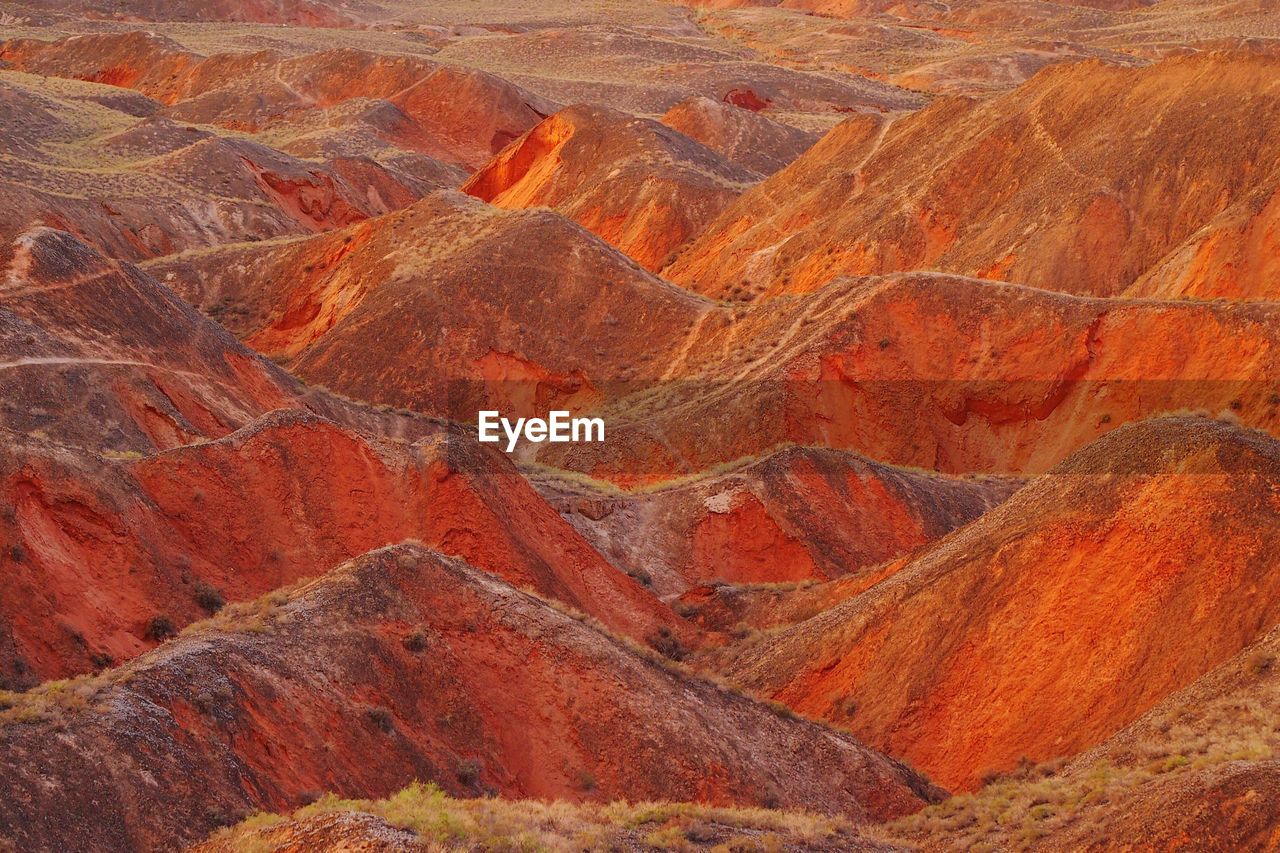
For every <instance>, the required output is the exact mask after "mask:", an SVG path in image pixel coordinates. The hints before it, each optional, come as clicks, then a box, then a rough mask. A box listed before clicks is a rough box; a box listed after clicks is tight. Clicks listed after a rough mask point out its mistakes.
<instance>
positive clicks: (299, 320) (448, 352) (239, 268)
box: [150, 192, 717, 420]
mask: <svg viewBox="0 0 1280 853" xmlns="http://www.w3.org/2000/svg"><path fill="white" fill-rule="evenodd" d="M150 270H151V272H153V273H154V274H155V275H156V276H157V277H158V278H160V279H161V280H162V281H164V282H166V283H167V284H169V285H170V286H172V287H173V288H174V289H175V290H177V291H178V292H179V293H181V294H183V295H184V296H186V297H187V298H188V299H190V300H191V301H192V302H194V303H196V304H198V305H201V306H202V307H205V309H206V310H208V311H210V312H211V313H214V314H216V315H217V316H218V317H219V318H220V319H221V320H222V321H223V322H225V323H226V324H227V325H228V327H230V328H231V329H233V330H235V331H236V332H237V333H238V334H240V335H242V336H243V337H244V339H245V340H246V342H248V343H249V344H250V345H252V346H253V347H255V348H256V349H258V350H259V351H262V352H265V353H268V354H270V355H272V356H277V357H279V356H283V357H286V358H288V359H289V360H288V362H287V363H288V365H289V367H290V369H291V370H293V371H294V372H295V373H297V374H298V375H299V376H302V377H304V378H306V379H307V380H308V381H311V382H315V383H322V384H324V385H325V386H327V387H330V388H333V389H335V390H337V391H340V392H342V393H343V394H347V395H348V396H351V397H355V398H357V399H362V400H369V401H373V402H379V403H389V404H392V405H397V406H410V407H412V408H414V409H415V410H417V411H424V412H433V413H441V414H449V415H452V416H454V417H456V418H458V419H460V420H474V418H475V413H476V411H477V409H479V408H484V407H485V405H489V406H491V407H496V408H500V409H502V410H503V411H504V412H517V413H520V414H526V413H529V412H532V411H545V410H546V409H548V408H555V407H559V408H570V407H584V406H587V405H593V404H595V403H596V402H598V401H599V400H600V399H602V398H603V397H604V396H605V395H606V394H616V393H617V392H616V388H617V387H619V384H620V385H621V387H627V385H626V381H627V380H629V379H630V378H632V377H636V378H640V377H652V378H656V377H658V376H659V375H660V374H661V373H662V372H663V371H665V370H666V369H667V366H668V361H667V358H666V356H667V353H669V352H670V351H671V350H673V349H674V348H676V347H678V346H679V344H680V342H681V341H682V340H683V339H684V337H685V336H686V335H687V334H688V332H689V330H690V329H691V328H692V327H693V326H694V325H695V324H696V323H697V322H698V320H699V318H700V317H701V316H702V315H703V314H704V313H706V312H709V311H713V310H717V309H716V307H715V305H714V303H711V302H709V301H707V300H704V299H702V298H700V297H697V296H694V295H692V294H689V293H687V292H685V291H682V290H680V289H679V288H676V287H673V286H671V285H670V284H668V283H666V282H664V281H661V280H660V279H658V278H655V277H654V276H652V275H649V274H647V273H645V272H644V271H643V270H641V269H639V268H638V267H637V266H636V265H635V264H634V263H632V262H630V261H628V260H627V259H626V258H625V257H623V256H622V255H620V254H619V253H618V252H617V251H615V250H613V249H612V248H610V247H609V246H607V245H605V244H604V243H603V242H601V241H600V240H599V239H597V238H595V237H593V236H591V235H590V234H588V233H587V232H586V231H584V230H583V229H582V228H581V227H580V226H577V225H575V224H573V223H572V222H569V221H567V220H565V219H564V218H563V217H560V216H557V215H555V214H552V213H550V212H547V211H528V212H525V211H516V212H505V211H501V210H498V209H496V208H493V207H491V206H488V205H485V204H482V203H481V202H479V201H477V200H475V199H472V198H469V197H467V196H462V195H458V194H456V193H446V192H441V193H435V194H432V195H431V196H429V197H428V198H426V199H424V200H423V201H422V202H419V203H418V204H416V205H414V206H413V207H412V208H409V209H407V210H405V211H402V212H400V213H398V214H393V215H391V216H389V217H385V218H383V219H380V220H378V221H377V222H376V223H374V222H370V223H364V224H360V225H356V226H354V227H353V228H351V229H347V230H345V231H341V232H334V233H333V234H331V235H321V236H319V237H317V238H315V239H313V240H306V241H299V242H295V243H290V244H286V245H276V246H270V247H261V246H253V247H237V248H232V249H227V250H224V251H221V252H216V253H208V254H201V255H192V256H184V257H179V258H175V259H174V260H173V261H172V262H163V263H157V264H155V265H152V266H151V267H150ZM298 270H301V274H299V273H298V272H297V271H298ZM371 338H372V339H377V340H380V341H381V342H382V345H380V346H378V347H370V346H368V341H369V340H370V339H371ZM615 383H619V384H615ZM486 401H487V403H486Z"/></svg>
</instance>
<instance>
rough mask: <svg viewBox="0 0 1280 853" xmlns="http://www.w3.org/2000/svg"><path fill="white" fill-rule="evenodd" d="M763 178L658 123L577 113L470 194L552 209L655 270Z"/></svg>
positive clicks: (548, 127)
mask: <svg viewBox="0 0 1280 853" xmlns="http://www.w3.org/2000/svg"><path fill="white" fill-rule="evenodd" d="M757 179H758V175H757V174H756V173H755V172H750V171H748V170H746V169H744V168H741V167H739V166H735V165H732V164H731V163H730V162H729V161H728V160H726V159H725V158H724V157H721V156H720V155H718V154H717V153H715V152H714V151H712V150H710V149H708V148H706V147H704V146H703V145H701V144H700V143H698V142H695V141H694V140H692V139H690V138H689V137H687V136H684V135H683V134H681V133H678V132H676V131H674V130H671V129H670V128H667V127H664V126H662V125H660V124H658V123H657V122H654V121H650V120H648V119H638V118H633V117H631V116H627V115H625V114H623V113H617V112H613V111H612V110H606V109H602V108H599V107H585V106H577V107H570V108H569V109H566V110H562V111H561V112H559V113H556V114H555V115H553V116H551V117H550V118H548V119H546V120H545V121H543V122H542V123H541V124H539V125H538V126H537V127H535V128H533V129H532V130H530V131H529V132H528V133H526V134H525V135H524V136H522V137H521V138H520V139H518V140H516V141H515V142H513V143H512V144H511V145H510V146H509V147H508V148H507V149H506V150H504V151H503V152H502V153H501V154H499V155H498V156H497V157H495V158H494V159H493V160H492V161H490V162H489V163H488V164H487V165H485V166H484V168H482V169H480V170H479V171H477V172H476V173H475V174H474V175H472V176H471V179H470V180H468V181H467V183H465V184H464V185H463V187H462V190H463V192H465V193H468V194H470V195H473V196H476V197H477V198H481V199H484V200H485V201H487V202H490V203H492V204H495V205H497V206H498V207H503V208H507V209H513V210H515V209H521V208H528V207H550V208H552V209H553V210H556V211H558V212H560V213H563V214H564V215H565V216H567V217H569V218H570V219H572V220H574V221H575V222H578V223H579V224H581V225H582V226H583V227H585V228H586V229H587V230H588V231H591V232H593V233H595V234H597V235H598V236H600V237H601V238H602V239H604V240H605V241H606V242H608V243H610V244H612V245H614V246H617V247H618V248H619V249H621V250H622V251H623V252H624V253H625V254H627V255H628V256H630V257H631V258H632V259H634V260H635V261H636V263H638V264H640V266H642V267H644V268H645V269H647V270H650V271H652V270H656V269H658V268H660V267H661V266H663V265H664V264H665V263H666V261H667V260H668V258H669V256H670V255H671V253H672V252H673V251H675V250H676V249H677V248H678V247H679V246H681V245H682V244H684V243H685V242H686V241H687V240H689V239H690V238H691V237H693V236H694V235H695V234H697V233H698V232H699V231H700V230H701V229H702V227H703V226H704V225H705V224H706V223H707V222H709V221H710V220H711V219H712V217H714V216H715V215H716V214H717V213H719V212H720V211H721V210H722V209H723V208H724V207H725V206H726V205H727V204H728V203H729V202H730V201H732V200H733V199H734V198H735V197H736V196H737V195H738V194H739V193H740V192H742V190H743V189H744V188H745V187H746V185H747V184H749V183H751V182H753V181H755V180H757Z"/></svg>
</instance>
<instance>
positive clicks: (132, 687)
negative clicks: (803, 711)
mask: <svg viewBox="0 0 1280 853" xmlns="http://www.w3.org/2000/svg"><path fill="white" fill-rule="evenodd" d="M76 697H79V698H78V699H76ZM20 702H21V704H20V705H18V706H17V707H16V708H14V709H13V710H12V711H10V712H8V717H9V719H8V721H7V722H6V724H5V725H4V726H3V729H0V751H3V753H4V760H3V761H0V786H3V789H4V790H6V791H7V792H8V793H7V795H6V796H4V797H0V828H2V829H3V832H4V834H6V835H8V836H9V837H10V838H13V839H14V840H15V841H16V843H18V844H20V845H22V846H24V847H34V846H46V845H51V846H70V847H75V848H77V849H119V848H120V847H152V846H166V847H167V846H172V845H174V844H176V843H178V842H180V841H183V840H195V839H198V838H200V837H202V836H203V835H205V834H207V833H208V831H209V830H211V829H213V828H214V827H215V826H216V825H217V823H218V819H219V813H221V814H226V813H234V812H241V811H243V810H246V809H248V808H265V809H286V808H292V807H296V806H298V805H299V804H300V802H301V800H302V798H303V797H304V796H305V795H306V793H307V792H308V791H316V790H325V789H328V790H334V791H337V792H339V793H341V794H343V795H347V796H375V797H376V796H385V795H387V794H390V793H391V792H393V791H395V790H397V789H399V788H401V787H403V786H404V785H406V784H407V783H409V782H410V781H412V780H413V779H415V778H418V779H423V780H431V781H435V782H437V783H439V784H440V785H442V786H443V787H444V788H445V789H446V790H448V791H450V792H453V793H457V794H462V793H474V792H479V791H481V790H488V789H492V790H496V791H497V792H499V793H500V794H503V795H505V796H509V797H520V796H534V797H544V798H552V797H562V798H568V799H574V800H579V799H613V798H618V797H621V796H627V797H640V798H646V797H647V798H652V797H656V796H669V797H674V798H679V799H687V800H699V801H705V802H713V803H743V804H750V803H760V802H763V801H765V800H766V799H770V798H771V799H773V800H774V801H775V802H777V803H779V804H780V805H783V806H796V805H799V804H801V803H803V804H804V805H805V806H807V807H809V808H813V809H817V810H821V811H825V812H828V813H839V814H845V815H847V816H849V817H851V818H854V819H859V820H864V819H868V818H885V817H890V816H894V815H900V814H904V813H907V812H910V811H912V810H914V809H916V808H918V807H919V806H920V805H921V804H922V797H930V798H932V797H935V796H936V790H935V789H932V788H931V787H929V786H928V785H927V783H925V782H924V781H923V780H922V779H921V778H920V777H918V776H916V775H914V774H913V773H911V772H910V771H908V770H906V769H905V768H903V767H902V766H900V765H898V764H896V763H893V762H891V761H889V760H887V759H885V758H884V757H883V756H880V755H878V754H877V753H874V752H871V751H869V750H865V749H863V748H862V747H860V746H859V745H858V744H857V743H856V742H855V741H854V740H853V739H852V738H850V737H848V736H846V735H842V734H838V733H835V732H833V731H831V730H828V729H825V728H823V727H821V726H819V725H817V724H813V723H809V722H804V721H799V720H794V719H788V718H785V717H782V716H779V715H777V714H775V713H774V712H773V711H772V710H771V709H769V708H768V707H766V706H764V705H761V704H758V703H756V702H754V701H752V700H749V699H746V698H744V697H741V696H736V695H734V694H731V693H728V692H726V691H723V690H722V689H721V688H718V687H716V686H713V685H711V684H709V683H705V682H701V681H697V680H693V679H691V678H689V677H687V676H684V675H681V674H679V673H676V672H671V671H669V670H668V669H666V668H664V667H663V666H661V665H659V664H657V663H654V662H652V661H650V660H648V659H646V658H645V657H642V656H640V655H637V654H636V653H634V652H632V651H631V650H630V649H629V648H628V647H627V646H625V645H623V644H621V643H619V642H618V641H616V640H614V639H612V638H611V637H609V636H608V635H607V634H605V633H603V632H602V631H599V630H598V629H595V628H593V627H591V626H590V625H588V624H586V623H584V622H581V621H578V620H576V619H574V618H572V617H571V616H568V615H565V614H564V613H561V612H559V611H557V610H555V609H553V608H551V607H548V606H547V605H546V604H544V603H543V602H542V601H541V600H539V599H536V598H534V597H532V596H530V595H527V594H525V593H521V592H518V591H516V590H515V589H513V588H512V587H510V586H508V585H506V584H505V583H502V582H501V581H499V580H497V579H495V578H493V577H492V576H490V575H487V574H485V573H483V572H480V571H478V570H476V569H473V568H471V567H470V566H468V565H466V564H465V563H463V562H461V561H458V560H451V559H448V558H443V557H441V556H439V555H438V554H435V553H434V552H430V551H426V550H424V549H421V548H419V547H415V546H400V547H396V548H391V549H384V550H381V551H377V552H373V553H371V554H369V555H367V556H365V557H363V558H360V559H358V560H356V561H353V562H351V563H348V564H346V565H344V566H342V567H339V568H338V569H336V570H334V571H332V572H330V573H329V574H328V575H326V576H325V577H324V578H321V579H319V580H317V581H314V582H312V583H310V584H308V585H306V586H304V587H301V588H300V589H297V590H296V591H293V592H291V593H287V594H282V595H277V596H275V597H274V598H272V599H268V600H264V601H262V602H259V603H257V604H254V605H247V606H245V607H243V608H240V609H239V610H238V611H237V612H235V613H229V614H227V615H225V616H223V617H220V618H219V619H218V620H215V622H214V623H213V624H208V625H204V626H202V627H199V628H196V629H193V630H192V631H190V632H188V633H187V634H185V635H184V636H182V637H181V638H179V639H178V640H177V641H175V642H173V643H171V644H168V645H166V646H164V647H162V648H160V649H158V650H156V651H154V652H152V653H150V654H148V655H147V656H145V657H143V658H140V659H138V660H137V661H135V662H133V663H131V664H129V665H127V666H126V667H124V668H122V669H121V670H117V671H112V672H109V673H107V674H105V675H103V676H101V677H100V678H98V679H94V680H87V681H84V682H77V683H73V684H71V685H68V686H66V687H64V688H63V689H60V690H58V691H53V690H50V689H44V690H42V691H39V692H37V693H35V694H32V695H30V696H27V697H22V698H21V699H20ZM77 706H78V707H77ZM19 718H20V719H21V720H22V722H19ZM286 721H287V722H286ZM54 727H57V728H59V729H60V730H61V733H60V734H59V735H58V736H57V737H53V736H51V733H52V730H53V728H54ZM747 731H749V732H751V733H752V737H751V739H750V741H749V742H748V741H746V740H744V739H743V738H742V733H743V732H747ZM373 756H376V759H377V760H368V759H369V757H373ZM282 758H287V760H282ZM780 768H786V769H785V772H783V771H782V770H781V769H780ZM139 778H148V779H154V780H155V781H156V783H157V786H156V788H155V789H154V791H140V790H139V789H138V787H137V780H138V779H139ZM587 778H589V779H590V780H592V782H591V784H590V785H586V784H584V783H583V782H581V781H580V780H582V779H587ZM193 782H194V784H193ZM71 816H79V817H81V818H82V819H79V820H69V819H66V818H68V817H71ZM88 818H91V820H86V819H88Z"/></svg>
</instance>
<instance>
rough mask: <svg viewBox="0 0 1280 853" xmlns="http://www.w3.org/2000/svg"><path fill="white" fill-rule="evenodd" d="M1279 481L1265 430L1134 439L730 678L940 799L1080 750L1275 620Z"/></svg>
mask: <svg viewBox="0 0 1280 853" xmlns="http://www.w3.org/2000/svg"><path fill="white" fill-rule="evenodd" d="M1278 478H1280V443H1277V441H1276V440H1275V439H1272V438H1270V437H1267V436H1264V435H1262V434H1260V433H1256V432H1252V431H1246V430H1240V429H1238V428H1236V427H1232V426H1230V425H1227V424H1224V423H1221V422H1217V421H1212V420H1207V419H1195V418H1167V419H1155V420H1151V421H1147V422H1144V423H1141V424H1137V425H1133V426H1128V427H1125V428H1123V429H1121V430H1117V431H1116V432H1114V433H1112V434H1111V435H1109V436H1107V437H1105V438H1103V439H1101V440H1099V441H1097V442H1095V443H1094V444H1092V445H1090V446H1089V447H1087V448H1085V449H1084V450H1082V451H1081V452H1079V453H1077V454H1076V455H1074V456H1073V457H1072V458H1071V459H1070V460H1068V461H1067V462H1065V463H1064V464H1063V465H1061V466H1060V467H1058V468H1057V469H1055V470H1054V471H1053V472H1051V473H1050V474H1047V475H1045V476H1043V477H1041V478H1039V479H1037V480H1036V481H1034V482H1032V483H1031V484H1030V485H1028V486H1026V487H1024V488H1023V489H1022V490H1021V491H1019V492H1018V493H1017V494H1015V495H1014V496H1013V497H1012V498H1010V499H1009V500H1008V501H1006V502H1005V503H1004V504H1002V505H1001V506H1000V507H997V508H996V509H995V510H993V511H991V512H989V513H988V514H987V515H985V516H983V517H982V518H981V519H979V520H978V521H977V522H975V523H973V524H971V525H969V526H967V527H965V528H963V529H961V530H960V531H958V532H956V533H954V534H952V535H951V536H948V537H946V538H944V539H942V540H940V541H939V542H937V543H935V544H933V545H931V546H927V547H926V548H924V549H923V550H922V551H920V552H919V553H918V554H917V555H916V556H915V557H913V558H912V559H910V560H909V561H907V562H906V565H905V566H903V567H902V568H901V569H899V570H898V571H897V572H896V573H895V574H893V575H892V577H890V578H889V579H887V580H885V581H883V582H881V583H879V584H877V585H876V586H874V587H872V588H871V589H870V590H868V591H867V592H865V593H863V594H862V595H860V596H856V597H854V598H852V599H850V600H849V601H847V602H845V603H844V604H841V605H838V606H837V607H835V608H833V609H831V610H829V611H827V612H825V613H823V614H821V615H819V616H817V617H814V618H813V619H810V620H808V621H806V622H803V623H801V624H799V625H797V626H796V627H794V628H791V629H789V630H787V631H785V632H783V633H782V634H780V635H777V636H776V637H774V638H772V639H771V640H770V642H768V643H767V644H756V645H754V646H753V647H751V648H748V649H747V650H745V651H744V652H743V653H742V654H741V655H740V656H739V658H738V661H737V664H736V665H735V666H734V667H733V668H732V669H731V673H732V675H733V677H735V678H736V679H740V680H741V681H742V682H744V683H745V684H746V685H748V686H749V687H752V688H754V689H758V690H761V691H763V692H764V693H765V694H766V695H768V696H772V697H774V698H777V699H780V700H782V701H785V702H787V703H788V704H790V705H791V706H792V707H795V708H797V709H799V710H801V711H803V712H806V713H811V714H815V715H821V716H824V717H827V718H828V719H832V720H835V721H838V722H841V723H842V724H844V725H847V726H849V727H850V728H851V729H852V730H853V731H854V732H855V733H856V734H858V735H859V736H860V737H862V738H864V739H865V740H866V741H867V742H868V743H870V744H872V745H874V746H877V747H879V748H881V749H885V750H886V751H888V752H890V753H891V754H894V755H899V756H902V757H904V758H905V759H907V760H909V761H911V762H912V763H913V764H915V765H916V766H919V767H921V768H922V769H924V771H925V772H927V773H929V774H930V775H931V776H932V777H933V778H935V779H937V780H939V781H940V782H941V784H944V785H947V786H954V787H959V788H973V787H974V786H976V784H977V782H978V780H979V778H980V777H981V776H982V775H983V774H984V773H987V772H988V771H1001V770H1007V769H1009V768H1011V767H1013V766H1014V765H1015V764H1016V763H1017V762H1018V761H1019V760H1020V759H1022V758H1023V757H1026V758H1029V759H1030V760H1032V761H1041V760H1047V759H1051V758H1057V757H1061V756H1071V755H1074V754H1076V753H1078V752H1080V751H1081V750H1083V749H1086V748H1088V747H1091V746H1094V745H1096V744H1098V743H1100V742H1101V741H1103V740H1105V739H1106V738H1108V737H1110V736H1111V735H1112V734H1114V733H1115V732H1116V731H1117V730H1119V729H1120V728H1121V727H1123V726H1124V725H1126V724H1127V723H1129V722H1131V721H1132V720H1133V719H1135V718H1136V717H1137V716H1138V715H1140V714H1141V713H1142V712H1143V711H1145V710H1146V709H1148V708H1150V707H1151V706H1153V705H1154V704H1155V703H1157V702H1158V701H1160V700H1161V699H1163V698H1164V697H1165V696H1167V695H1168V694H1169V693H1170V692H1172V691H1174V690H1177V689H1179V688H1182V687H1185V686H1187V685H1189V684H1191V683H1192V682H1194V681H1195V680H1196V679H1197V678H1199V677H1200V676H1202V675H1203V674H1205V673H1206V672H1208V671H1209V670H1211V669H1212V668H1213V667H1215V666H1217V665H1218V664H1221V663H1223V662H1224V661H1226V660H1228V659H1230V658H1231V657H1232V656H1234V655H1235V654H1237V653H1238V652H1239V651H1240V650H1241V649H1243V648H1245V647H1246V646H1248V645H1249V644H1250V643H1252V642H1253V641H1254V640H1256V639H1258V638H1260V637H1261V636H1262V635H1263V634H1265V633H1266V632H1267V631H1268V630H1269V629H1270V628H1271V627H1273V626H1274V625H1276V624H1277V622H1280V575H1277V573H1276V572H1275V571H1273V566H1274V562H1275V553H1276V549H1277V547H1278V543H1277V541H1276V531H1278V530H1280V525H1277V524H1276V513H1277V511H1278V508H1277V504H1276V500H1275V494H1276V490H1277V488H1278V487H1280V484H1278V483H1277V479H1278ZM957 603H962V606H957Z"/></svg>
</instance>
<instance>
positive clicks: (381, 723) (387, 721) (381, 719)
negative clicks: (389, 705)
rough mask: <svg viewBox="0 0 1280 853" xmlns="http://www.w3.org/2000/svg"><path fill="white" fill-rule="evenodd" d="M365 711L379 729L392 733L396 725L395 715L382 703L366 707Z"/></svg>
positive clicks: (370, 720)
mask: <svg viewBox="0 0 1280 853" xmlns="http://www.w3.org/2000/svg"><path fill="white" fill-rule="evenodd" d="M364 713H365V716H366V717H367V718H368V719H369V722H370V723H372V724H373V727H374V728H376V729H378V731H381V732H387V733H390V732H391V731H393V730H394V729H395V727H396V720H395V717H393V716H392V714H391V712H390V711H388V710H387V709H386V708H383V707H382V706H380V705H371V706H369V707H368V708H366V709H365V712H364Z"/></svg>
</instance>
